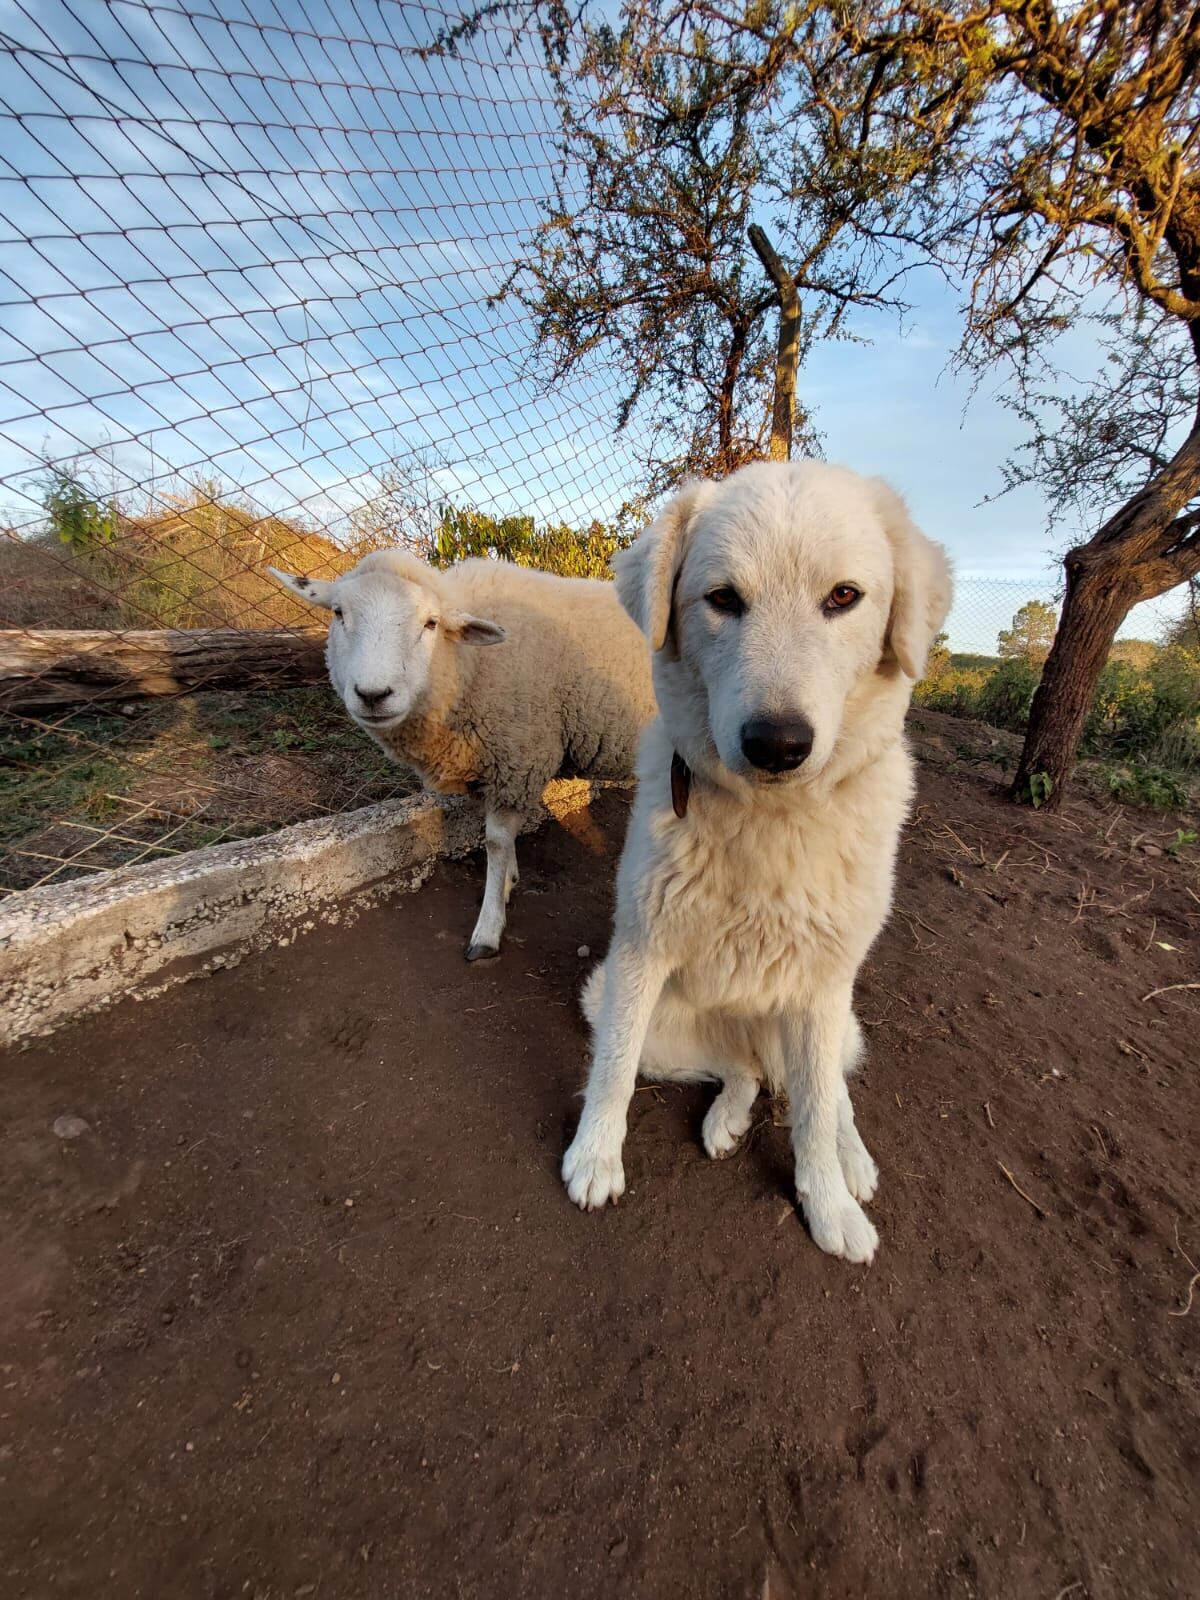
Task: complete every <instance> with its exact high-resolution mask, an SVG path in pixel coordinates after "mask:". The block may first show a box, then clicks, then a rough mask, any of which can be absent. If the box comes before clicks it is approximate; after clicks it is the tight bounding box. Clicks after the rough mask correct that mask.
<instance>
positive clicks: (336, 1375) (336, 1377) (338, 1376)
mask: <svg viewBox="0 0 1200 1600" xmlns="http://www.w3.org/2000/svg"><path fill="white" fill-rule="evenodd" d="M329 1381H330V1383H333V1384H337V1383H341V1381H342V1375H341V1373H340V1372H335V1373H334V1375H333V1377H332V1378H330V1380H329Z"/></svg>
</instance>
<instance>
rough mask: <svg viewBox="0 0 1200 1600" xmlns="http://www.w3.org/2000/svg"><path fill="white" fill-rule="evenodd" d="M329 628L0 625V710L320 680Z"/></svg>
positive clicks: (17, 709) (260, 687)
mask: <svg viewBox="0 0 1200 1600" xmlns="http://www.w3.org/2000/svg"><path fill="white" fill-rule="evenodd" d="M325 676H326V673H325V629H324V628H298V629H295V630H292V631H285V630H267V629H261V630H260V629H257V628H194V629H175V628H171V629H161V630H160V629H148V628H147V629H133V630H130V631H128V632H119V633H118V632H111V631H109V630H107V629H99V628H97V629H59V628H52V629H46V630H37V629H29V630H26V629H23V628H8V629H3V630H0V711H18V712H19V711H32V712H38V711H44V710H49V709H50V708H52V707H54V706H68V705H75V704H93V705H94V704H97V703H109V704H111V703H112V702H113V701H114V700H140V699H145V698H147V697H148V696H152V695H169V694H189V693H194V692H195V691H196V690H198V689H281V688H291V687H293V686H294V685H296V684H306V683H321V682H323V681H324V679H325Z"/></svg>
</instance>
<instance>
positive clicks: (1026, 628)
mask: <svg viewBox="0 0 1200 1600" xmlns="http://www.w3.org/2000/svg"><path fill="white" fill-rule="evenodd" d="M1057 627H1058V613H1057V612H1056V611H1055V609H1054V607H1053V606H1048V605H1047V604H1046V602H1045V601H1044V600H1027V601H1026V602H1025V604H1024V605H1023V606H1022V607H1021V608H1020V610H1019V611H1018V612H1017V614H1016V616H1015V617H1014V618H1013V620H1012V627H1011V628H1002V629H1001V630H1000V635H999V638H998V639H997V641H996V653H997V655H999V656H1000V658H1001V660H1003V661H1014V660H1020V661H1026V662H1029V663H1030V664H1032V665H1036V666H1038V667H1040V666H1041V665H1042V664H1043V662H1044V661H1045V659H1046V657H1047V656H1048V655H1049V654H1050V646H1051V645H1052V644H1053V643H1054V633H1055V629H1056V628H1057Z"/></svg>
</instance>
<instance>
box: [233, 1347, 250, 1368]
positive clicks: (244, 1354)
mask: <svg viewBox="0 0 1200 1600" xmlns="http://www.w3.org/2000/svg"><path fill="white" fill-rule="evenodd" d="M233 1359H234V1362H235V1364H236V1365H237V1366H239V1367H241V1369H242V1371H243V1372H244V1371H245V1370H246V1368H247V1367H248V1366H249V1365H250V1363H251V1362H252V1361H253V1360H254V1357H253V1356H252V1355H251V1353H250V1351H249V1350H246V1349H244V1348H243V1349H241V1350H239V1351H238V1353H237V1354H236V1355H235V1356H234V1358H233Z"/></svg>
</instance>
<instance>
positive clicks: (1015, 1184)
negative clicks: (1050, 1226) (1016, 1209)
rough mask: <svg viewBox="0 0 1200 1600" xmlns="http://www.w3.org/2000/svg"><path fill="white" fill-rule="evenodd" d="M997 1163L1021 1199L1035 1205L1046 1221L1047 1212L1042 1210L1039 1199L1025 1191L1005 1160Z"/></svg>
mask: <svg viewBox="0 0 1200 1600" xmlns="http://www.w3.org/2000/svg"><path fill="white" fill-rule="evenodd" d="M996 1165H997V1166H998V1167H999V1168H1000V1171H1001V1172H1002V1173H1003V1174H1004V1176H1005V1177H1006V1178H1007V1179H1008V1181H1009V1183H1011V1184H1012V1186H1013V1188H1014V1189H1015V1190H1016V1191H1017V1193H1018V1194H1019V1195H1020V1196H1021V1199H1022V1200H1024V1201H1025V1202H1026V1204H1027V1205H1031V1206H1032V1207H1033V1209H1034V1210H1035V1211H1036V1212H1037V1214H1038V1216H1039V1217H1041V1218H1042V1220H1043V1222H1044V1221H1045V1220H1046V1213H1045V1212H1044V1211H1043V1210H1042V1208H1041V1206H1040V1205H1038V1203H1037V1201H1036V1200H1035V1199H1034V1198H1033V1196H1032V1195H1028V1194H1026V1193H1025V1191H1024V1189H1022V1187H1021V1185H1020V1184H1019V1183H1018V1182H1017V1180H1016V1179H1015V1178H1014V1177H1013V1175H1012V1173H1011V1172H1010V1171H1009V1170H1008V1168H1007V1167H1006V1166H1005V1165H1004V1163H1003V1161H997V1163H996Z"/></svg>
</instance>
